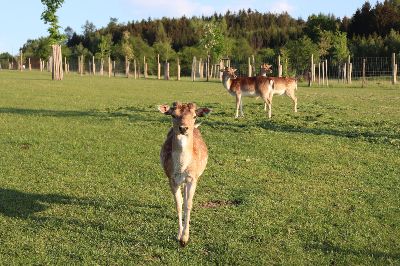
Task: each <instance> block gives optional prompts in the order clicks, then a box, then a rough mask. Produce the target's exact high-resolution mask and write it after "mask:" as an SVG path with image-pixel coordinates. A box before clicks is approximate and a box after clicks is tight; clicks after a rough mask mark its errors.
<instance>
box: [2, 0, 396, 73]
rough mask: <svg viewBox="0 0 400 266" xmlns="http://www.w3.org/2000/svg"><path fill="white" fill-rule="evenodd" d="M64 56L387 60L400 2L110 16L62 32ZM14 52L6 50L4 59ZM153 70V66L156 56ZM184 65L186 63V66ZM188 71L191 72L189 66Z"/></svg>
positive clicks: (34, 51) (36, 46)
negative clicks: (294, 10) (346, 8)
mask: <svg viewBox="0 0 400 266" xmlns="http://www.w3.org/2000/svg"><path fill="white" fill-rule="evenodd" d="M64 33H65V35H64V42H63V45H62V52H63V56H65V57H67V59H70V58H71V59H72V58H77V57H78V56H84V57H85V58H91V57H92V56H95V57H96V58H97V59H101V58H106V57H108V56H111V58H112V60H116V61H119V62H121V61H123V60H124V59H125V58H128V60H133V59H135V60H137V61H138V62H141V60H143V57H144V56H145V57H146V58H152V59H153V60H154V58H156V57H157V55H159V56H160V60H162V61H175V60H176V59H177V58H179V60H180V62H181V64H182V65H183V66H184V67H183V71H184V72H185V71H188V70H187V69H188V66H190V64H191V61H192V58H193V57H194V56H196V57H197V58H206V57H207V55H210V57H211V60H212V61H213V62H217V61H218V60H219V59H220V58H222V57H229V58H232V59H233V60H236V61H237V62H244V61H246V60H247V58H248V57H249V56H252V55H254V56H255V57H256V58H257V59H259V61H262V60H264V59H267V58H273V57H276V56H277V55H281V57H282V58H283V60H285V59H288V60H289V61H290V62H291V63H292V64H296V65H297V66H298V67H299V68H300V69H303V68H306V67H307V64H308V60H309V57H310V55H311V54H314V57H315V58H316V60H317V61H316V62H318V60H319V59H323V58H329V59H330V60H332V61H333V62H342V61H344V60H346V58H347V57H348V56H349V55H351V56H352V57H388V56H390V55H391V54H392V53H393V52H395V53H398V52H399V51H400V0H385V1H383V2H377V3H376V4H375V5H374V6H373V5H371V4H370V3H369V2H368V1H367V2H365V3H364V4H363V5H362V7H360V8H359V9H357V10H356V11H355V13H354V14H353V15H352V16H351V17H343V18H339V17H336V16H334V15H332V14H314V15H311V16H309V17H308V18H307V20H303V19H300V18H299V19H295V18H293V17H291V16H290V15H289V14H288V13H281V14H273V13H268V12H266V13H262V12H259V11H257V10H252V9H248V10H240V11H238V12H230V11H227V12H226V13H225V14H217V13H215V14H213V15H212V16H202V17H191V18H187V17H181V18H165V17H164V18H161V19H151V18H149V19H147V20H141V21H131V22H127V23H121V22H119V21H118V19H117V18H110V21H109V23H108V24H107V25H106V26H104V27H101V28H97V27H96V26H95V25H94V24H93V23H92V22H89V21H86V22H85V23H84V25H83V26H82V29H81V33H78V32H77V31H76V30H75V29H72V28H71V27H66V28H65V29H64ZM21 51H22V53H23V56H24V57H26V58H28V57H29V58H36V59H39V58H42V59H46V58H48V57H49V55H50V45H49V40H48V38H46V37H41V38H38V39H34V40H27V42H26V43H25V44H24V45H23V47H22V50H21ZM12 56H13V55H10V54H8V53H3V54H1V55H0V59H3V60H8V59H9V58H12ZM149 63H150V66H149V69H150V72H151V69H154V64H153V65H152V62H151V61H150V62H149ZM185 66H186V68H185ZM185 69H186V70H185Z"/></svg>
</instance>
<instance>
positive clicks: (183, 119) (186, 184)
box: [158, 102, 211, 246]
mask: <svg viewBox="0 0 400 266" xmlns="http://www.w3.org/2000/svg"><path fill="white" fill-rule="evenodd" d="M158 110H159V111H160V112H161V113H163V114H165V115H170V116H171V117H172V123H173V126H172V128H171V129H170V130H169V132H168V135H167V139H166V140H165V142H164V144H163V146H162V148H161V152H160V159H161V166H162V167H163V169H164V172H165V174H166V175H167V176H168V178H169V185H170V188H171V192H172V194H173V195H174V198H175V204H176V211H177V213H178V224H179V229H178V236H177V239H178V241H179V242H180V244H181V245H182V246H185V245H186V244H187V243H188V240H189V223H190V211H191V210H192V202H193V196H194V192H195V190H196V186H197V181H198V180H199V177H200V176H201V174H202V173H203V171H204V169H205V168H206V165H207V159H208V151H207V146H206V144H205V142H204V140H203V138H202V137H201V134H200V131H199V129H198V128H197V127H198V125H196V124H195V120H196V117H201V116H204V115H206V114H208V113H210V112H211V109H208V108H197V107H196V104H194V103H188V104H182V103H179V102H175V103H173V105H172V107H170V106H168V105H160V106H158ZM181 189H182V190H183V198H182V193H181ZM182 203H183V206H184V223H183V224H182Z"/></svg>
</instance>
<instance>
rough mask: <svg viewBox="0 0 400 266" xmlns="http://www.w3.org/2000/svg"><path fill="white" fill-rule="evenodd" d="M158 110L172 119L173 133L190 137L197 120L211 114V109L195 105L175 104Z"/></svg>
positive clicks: (161, 106)
mask: <svg viewBox="0 0 400 266" xmlns="http://www.w3.org/2000/svg"><path fill="white" fill-rule="evenodd" d="M158 110H159V111H160V112H161V113H163V114H165V115H170V116H171V117H172V123H173V131H174V133H175V134H176V135H189V134H191V133H193V130H194V128H195V127H197V126H196V124H195V122H196V118H197V117H202V116H205V115H206V114H208V113H210V112H211V109H209V108H197V106H196V104H195V103H187V104H186V103H180V102H174V103H173V104H172V107H170V106H169V105H166V104H163V105H160V106H158Z"/></svg>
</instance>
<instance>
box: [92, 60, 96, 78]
mask: <svg viewBox="0 0 400 266" xmlns="http://www.w3.org/2000/svg"><path fill="white" fill-rule="evenodd" d="M92 62H93V64H92V67H93V76H94V75H96V63H95V62H94V56H92Z"/></svg>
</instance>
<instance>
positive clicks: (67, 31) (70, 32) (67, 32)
mask: <svg viewBox="0 0 400 266" xmlns="http://www.w3.org/2000/svg"><path fill="white" fill-rule="evenodd" d="M64 32H65V35H66V36H67V39H68V41H69V40H71V39H72V37H73V36H74V33H75V31H74V30H73V29H72V28H71V27H70V26H68V27H66V28H65V29H64Z"/></svg>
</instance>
